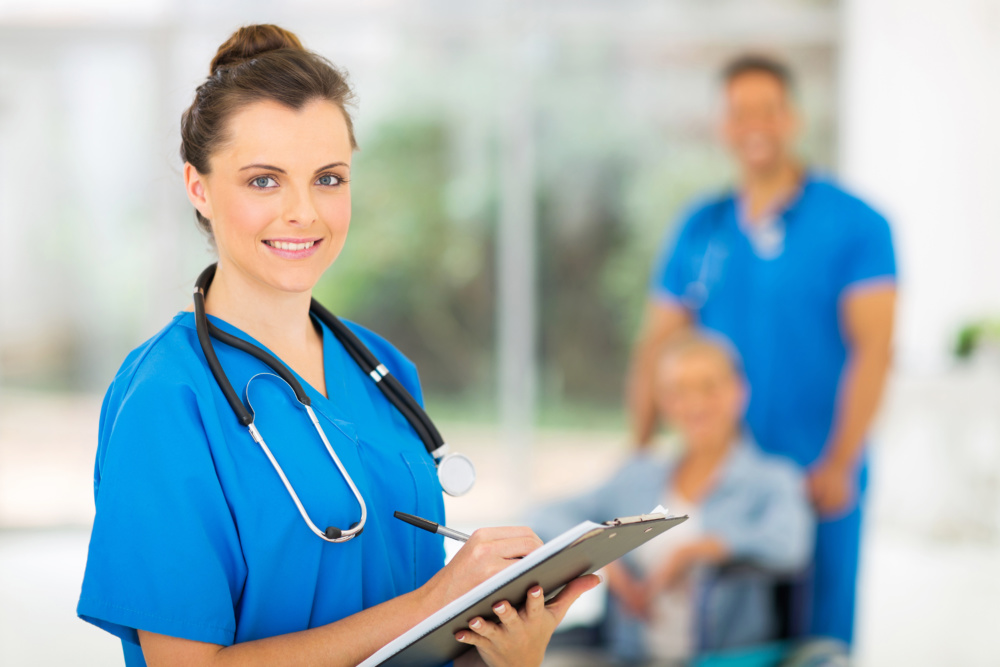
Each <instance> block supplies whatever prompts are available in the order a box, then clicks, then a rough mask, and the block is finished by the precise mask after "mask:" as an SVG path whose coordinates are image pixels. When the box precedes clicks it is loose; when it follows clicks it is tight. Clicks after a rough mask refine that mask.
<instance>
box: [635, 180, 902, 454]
mask: <svg viewBox="0 0 1000 667" xmlns="http://www.w3.org/2000/svg"><path fill="white" fill-rule="evenodd" d="M739 215H740V211H739V200H738V198H737V197H736V195H735V194H734V193H727V194H725V195H723V196H721V197H716V198H713V199H711V200H709V201H707V202H702V203H700V204H698V205H697V206H695V207H694V208H693V209H692V210H691V211H690V212H689V213H688V214H687V215H686V216H685V218H684V220H683V221H682V224H681V225H680V229H679V232H678V233H677V234H676V236H675V238H674V239H673V240H672V242H669V243H667V244H666V245H665V247H664V251H663V253H662V255H661V257H660V260H659V262H658V263H657V266H656V268H655V270H654V272H653V277H652V281H651V290H652V293H653V296H654V298H658V299H663V300H669V301H671V302H676V303H680V304H682V305H683V306H684V307H685V308H687V309H688V310H689V311H690V312H691V314H692V315H693V317H694V320H695V322H696V323H697V324H698V325H700V326H702V327H704V328H706V329H709V330H712V331H715V332H717V333H720V334H722V335H723V336H725V337H726V338H728V339H729V340H730V341H732V343H733V344H734V345H735V347H736V349H737V350H738V351H739V353H740V354H741V356H742V357H743V363H744V365H745V369H746V375H747V380H748V383H749V385H750V404H749V406H748V410H747V423H748V424H749V427H750V429H751V431H752V432H753V435H754V438H755V439H756V440H757V442H758V443H759V444H760V446H761V448H762V449H764V450H765V451H769V452H773V453H776V454H781V455H784V456H787V457H789V458H791V459H793V460H795V461H796V462H798V463H799V465H801V466H803V467H806V466H809V465H811V464H813V463H814V462H815V461H816V460H817V459H818V458H819V456H820V454H821V452H822V451H823V449H824V447H825V445H826V443H827V439H828V437H829V434H830V429H831V426H832V424H833V420H834V413H835V407H836V398H837V388H838V384H839V382H840V376H841V372H842V371H843V369H844V364H845V361H846V359H847V345H846V341H845V338H844V331H843V329H842V326H841V305H842V304H841V301H842V298H843V297H844V296H845V295H846V294H848V293H849V292H850V291H851V290H855V289H864V288H865V287H868V286H872V285H875V284H879V283H882V282H884V281H895V276H896V262H895V258H894V254H893V247H892V239H891V236H890V232H889V224H888V223H887V222H886V220H885V218H883V217H882V216H881V215H879V214H878V213H876V212H875V211H874V210H872V209H871V208H870V207H869V206H868V205H867V204H865V203H864V202H862V201H861V200H860V199H858V198H856V197H854V196H852V195H850V194H848V193H846V192H844V191H843V190H842V189H840V188H839V187H838V186H837V185H835V184H834V183H833V182H831V181H830V180H827V179H825V178H822V177H820V176H818V175H816V174H811V173H810V174H807V175H806V178H805V179H804V182H803V186H802V190H801V192H800V193H799V195H798V196H797V197H796V198H794V200H793V201H792V202H791V203H790V204H789V205H788V206H787V208H785V210H784V211H783V212H781V213H780V215H779V219H778V222H777V225H778V230H779V232H780V231H783V233H784V237H783V245H782V242H781V240H780V239H779V242H778V243H777V250H776V251H772V252H768V253H763V256H761V254H758V253H760V252H761V251H760V250H759V248H757V249H755V244H754V243H753V242H752V240H751V239H750V238H748V236H747V235H746V233H744V230H743V228H742V227H741V225H740V219H739ZM772 245H774V244H772Z"/></svg>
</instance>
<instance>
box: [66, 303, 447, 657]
mask: <svg viewBox="0 0 1000 667" xmlns="http://www.w3.org/2000/svg"><path fill="white" fill-rule="evenodd" d="M212 319H213V322H214V323H215V324H216V325H217V326H219V327H220V328H221V329H223V330H225V331H227V332H229V333H231V334H233V335H236V336H239V337H241V338H245V339H247V340H250V341H251V342H254V343H255V344H257V343H256V341H253V340H252V339H251V338H249V337H248V336H247V335H246V334H244V333H242V332H241V331H239V330H237V329H235V328H234V327H232V326H230V325H228V324H227V323H226V322H223V321H221V320H218V319H215V318H212ZM350 326H351V328H352V329H353V330H354V331H355V333H356V334H357V335H358V336H359V337H360V338H361V340H362V341H363V342H364V343H365V344H366V345H367V346H368V347H369V348H370V349H371V350H372V352H373V353H374V354H375V355H376V356H377V357H378V358H379V359H380V360H381V361H382V363H384V364H385V365H386V367H388V369H389V370H390V372H391V373H392V374H393V375H395V376H396V377H397V378H398V379H399V381H400V382H401V383H402V384H403V385H404V386H405V387H406V388H407V389H408V390H409V391H410V393H412V394H413V395H414V396H415V397H416V398H417V400H421V394H420V386H419V382H418V379H417V373H416V368H415V367H414V366H413V364H412V363H410V361H409V360H407V359H406V358H405V357H404V356H403V355H402V354H400V353H399V352H398V351H397V350H396V349H395V348H394V347H392V345H390V344H389V343H388V342H386V341H385V340H384V339H382V338H380V337H378V336H377V335H375V334H373V333H371V332H370V331H367V330H366V329H363V328H362V327H359V326H357V325H353V324H352V325H350ZM213 342H214V346H215V350H216V353H217V354H218V357H219V360H220V362H221V363H222V366H223V368H224V369H225V371H226V373H227V375H228V376H229V379H230V382H231V383H232V385H233V387H234V389H235V390H236V392H237V393H239V394H242V393H243V390H244V387H246V385H247V382H248V380H249V379H250V377H251V376H253V375H254V374H257V373H264V372H269V371H268V369H267V367H266V366H264V365H263V364H262V363H261V362H259V361H258V360H256V359H254V358H253V357H251V356H249V355H247V354H245V353H243V352H240V351H238V350H236V349H234V348H231V347H228V346H226V345H224V344H222V343H219V342H218V341H213ZM323 353H324V371H325V373H326V387H327V392H328V394H329V399H327V398H326V397H324V396H322V395H321V394H319V393H318V392H317V391H315V390H314V389H313V388H312V387H310V386H309V385H308V384H307V383H306V382H305V381H303V380H302V379H301V378H299V381H300V382H301V383H302V385H303V386H304V387H305V388H306V391H307V393H308V394H309V396H310V397H311V399H312V405H313V408H314V410H315V411H316V414H317V417H318V418H319V420H320V423H321V424H322V426H323V429H324V430H325V432H326V434H327V437H328V438H329V440H330V442H331V444H332V445H333V447H334V450H335V451H336V452H337V454H338V455H339V456H340V459H341V461H342V462H343V463H344V465H345V466H346V468H347V470H348V471H349V472H350V474H351V476H352V477H353V478H354V482H355V484H357V486H358V489H359V490H360V492H361V494H362V496H363V497H364V499H365V501H366V502H367V505H368V522H367V524H366V526H365V529H364V532H363V533H362V534H361V535H360V536H359V537H357V538H355V539H353V540H351V541H349V542H345V543H340V544H329V543H327V542H324V541H323V540H321V539H320V538H319V537H317V536H316V535H315V534H313V533H312V532H311V531H310V530H309V528H308V527H307V526H306V524H305V523H304V522H303V520H302V518H301V516H300V515H299V513H298V511H297V510H296V508H295V505H294V504H293V502H292V500H291V498H290V497H289V495H288V493H287V492H286V490H285V487H284V486H283V485H282V483H281V480H280V478H279V477H278V475H277V474H276V472H275V471H274V469H273V468H272V467H271V464H270V462H269V461H268V460H267V458H266V456H265V454H264V453H263V451H262V450H261V448H260V447H259V446H258V445H257V444H256V443H255V442H254V441H253V440H252V439H251V437H250V435H249V434H248V433H247V430H246V428H244V427H243V426H241V425H240V424H239V422H238V421H237V419H236V417H235V415H234V414H233V411H232V409H231V408H230V406H229V404H228V403H227V402H226V400H225V398H224V396H223V394H222V392H221V390H220V389H219V388H218V385H217V384H216V382H215V380H214V378H213V377H212V374H211V371H210V370H209V369H208V366H207V365H206V363H205V361H204V358H203V355H202V352H201V349H200V347H199V345H198V341H197V337H196V333H195V325H194V317H193V315H192V314H191V313H180V314H178V315H177V316H176V317H175V318H174V319H173V321H172V322H171V323H170V324H169V325H168V326H167V327H166V328H164V329H163V330H162V331H161V332H160V333H158V334H157V335H156V336H154V337H153V338H152V339H151V340H149V341H148V342H146V343H145V344H143V345H142V346H141V347H139V348H138V349H136V350H135V351H133V352H132V353H131V354H130V355H129V356H128V358H127V359H126V360H125V363H124V364H123V365H122V367H121V370H120V371H119V372H118V375H117V376H116V377H115V379H114V382H113V383H112V385H111V388H110V389H109V390H108V393H107V396H106V397H105V400H104V407H103V410H102V413H101V422H100V442H99V445H98V450H97V465H96V468H95V471H94V492H95V497H96V505H97V515H96V517H95V519H94V527H93V533H92V535H91V541H90V552H89V555H88V558H87V568H86V573H85V575H84V580H83V590H82V593H81V595H80V603H79V607H78V608H77V613H78V614H79V615H80V617H81V618H83V619H84V620H87V621H90V622H91V623H94V624H95V625H97V626H99V627H101V628H104V629H105V630H107V631H108V632H111V633H113V634H114V635H116V636H118V637H120V638H121V639H122V645H123V647H124V652H125V662H126V664H127V665H129V666H130V667H131V666H134V665H144V664H145V661H144V660H143V657H142V652H141V649H140V648H139V646H138V638H137V633H136V630H137V629H143V630H147V631H151V632H157V633H161V634H165V635H170V636H174V637H183V638H186V639H193V640H197V641H202V642H211V643H215V644H222V645H230V644H233V643H235V642H243V641H248V640H252V639H259V638H262V637H269V636H273V635H279V634H284V633H289V632H295V631H298V630H304V629H307V628H314V627H317V626H321V625H324V624H327V623H331V622H333V621H336V620H338V619H341V618H344V617H346V616H349V615H351V614H354V613H356V612H358V611H361V610H362V609H365V608H367V607H371V606H373V605H377V604H379V603H381V602H384V601H386V600H389V599H391V598H394V597H396V596H398V595H400V594H402V593H406V592H409V591H412V590H414V589H415V588H417V587H419V586H421V585H422V584H424V583H425V582H426V581H427V580H428V579H429V578H430V577H431V576H432V575H433V574H434V573H435V572H437V571H438V570H439V569H440V568H441V567H442V565H443V563H444V545H443V542H442V538H441V537H440V536H438V535H432V534H430V533H428V532H426V531H422V530H415V529H414V528H413V527H412V526H408V525H406V524H404V523H403V522H401V521H397V520H395V519H394V518H393V516H392V513H393V511H394V510H401V511H404V512H410V513H413V514H417V515H419V516H423V517H427V518H428V519H430V520H432V521H436V522H439V523H444V503H443V500H442V496H441V486H440V484H439V482H438V479H437V474H436V470H435V467H434V462H433V460H432V459H431V457H430V455H429V454H428V453H427V451H426V449H425V448H424V446H423V444H422V443H421V441H420V440H419V438H418V437H417V436H416V434H415V433H414V431H413V430H412V428H411V427H410V426H409V424H408V423H407V421H406V420H405V419H404V418H403V416H402V415H400V414H399V412H398V411H397V410H396V409H395V408H393V407H392V406H391V405H390V404H389V403H388V401H387V400H386V399H385V397H384V396H383V395H382V394H381V392H380V391H379V390H378V388H377V387H376V386H375V385H374V383H373V382H371V380H370V378H368V377H367V376H366V375H365V374H364V373H363V372H362V371H361V369H360V368H359V367H358V366H357V365H356V364H355V363H354V361H352V360H351V358H350V357H348V355H347V352H346V351H345V350H344V348H343V347H342V346H341V344H340V343H339V342H338V341H337V339H336V338H335V337H334V336H333V335H332V334H331V332H330V331H329V330H328V329H326V328H325V327H323ZM250 392H251V396H250V398H251V400H252V403H253V406H254V408H256V424H257V426H258V428H259V429H260V432H261V433H262V435H263V436H264V439H265V440H266V442H267V444H268V446H269V447H270V448H271V451H272V452H273V453H274V456H275V457H276V458H277V460H278V462H279V463H280V464H281V466H282V467H283V468H284V470H285V474H286V475H287V476H288V478H289V480H290V481H291V483H292V485H293V486H294V488H295V490H296V492H297V493H298V494H299V497H300V498H301V500H302V502H303V504H304V505H305V507H306V509H307V511H308V512H309V514H310V516H311V517H312V518H313V521H314V522H315V523H316V524H317V525H318V526H319V527H320V529H324V528H325V527H326V526H338V527H347V526H349V525H351V524H352V523H353V522H355V521H357V520H358V518H359V516H360V510H359V507H358V504H357V502H356V500H355V498H354V496H353V494H352V493H351V492H350V490H349V489H348V487H347V484H346V483H345V482H344V480H343V478H342V477H341V475H340V473H339V472H338V470H337V468H336V466H335V464H334V463H333V461H332V460H331V459H330V457H329V454H328V453H327V451H326V449H325V448H324V446H323V443H322V441H321V440H320V439H319V436H318V435H317V434H316V432H315V430H314V428H313V426H312V424H311V422H310V421H309V418H308V417H307V415H306V413H305V411H304V410H303V409H302V408H301V407H299V404H298V403H297V402H296V401H295V398H294V395H293V393H292V392H291V390H290V389H289V388H288V386H287V385H285V384H284V383H283V382H281V381H278V380H276V379H274V378H259V379H257V380H255V381H254V383H253V385H251V389H250Z"/></svg>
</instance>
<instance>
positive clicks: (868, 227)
mask: <svg viewBox="0 0 1000 667" xmlns="http://www.w3.org/2000/svg"><path fill="white" fill-rule="evenodd" d="M862 206H864V205H862ZM858 218H859V219H858V220H857V223H858V224H856V225H855V226H854V227H853V234H852V236H851V238H850V240H849V242H848V243H847V245H846V249H845V256H844V258H843V261H842V263H841V272H840V276H839V281H840V288H841V291H843V290H846V289H852V288H854V287H857V286H862V285H864V284H867V283H869V282H873V281H877V282H881V281H883V280H884V281H895V279H896V256H895V253H894V251H893V245H892V233H891V231H890V229H889V223H888V221H886V219H885V218H883V217H882V216H881V215H879V214H878V213H876V212H875V211H873V210H872V209H870V208H868V207H867V206H864V209H863V212H862V213H861V215H859V216H858Z"/></svg>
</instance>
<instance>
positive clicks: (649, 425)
mask: <svg viewBox="0 0 1000 667" xmlns="http://www.w3.org/2000/svg"><path fill="white" fill-rule="evenodd" d="M689 323H690V317H689V316H688V313H687V311H685V310H684V309H683V308H682V307H681V306H679V305H674V304H664V303H651V304H650V305H649V306H648V308H647V312H646V321H645V322H644V324H643V328H642V331H641V332H640V334H639V337H638V338H637V339H636V342H635V345H634V347H633V349H632V357H631V359H630V362H629V370H628V378H627V381H626V388H625V389H626V395H627V402H628V409H629V410H628V411H629V418H630V421H631V424H632V435H633V437H634V439H635V442H636V443H637V444H639V445H645V444H647V443H648V442H649V441H650V439H652V436H653V430H654V428H655V426H656V405H655V400H654V395H655V392H654V379H655V370H656V361H657V359H658V358H659V356H660V354H661V352H662V350H663V345H664V343H665V342H666V341H667V340H668V339H669V338H670V337H671V336H673V335H674V334H676V333H677V332H678V331H680V330H681V329H683V328H684V327H686V326H688V324H689Z"/></svg>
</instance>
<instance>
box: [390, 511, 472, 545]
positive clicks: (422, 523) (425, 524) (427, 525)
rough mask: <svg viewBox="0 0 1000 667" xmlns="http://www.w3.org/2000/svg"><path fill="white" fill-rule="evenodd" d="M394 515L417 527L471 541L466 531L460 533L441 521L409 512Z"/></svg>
mask: <svg viewBox="0 0 1000 667" xmlns="http://www.w3.org/2000/svg"><path fill="white" fill-rule="evenodd" d="M392 515H393V516H394V517H396V518H397V519H399V520H400V521H405V522H406V523H408V524H410V525H411V526H416V527H417V528H423V529H424V530H426V531H428V532H431V533H437V534H438V535H444V536H445V537H450V538H451V539H453V540H458V541H459V542H468V541H469V536H468V535H466V534H465V533H460V532H458V531H457V530H452V529H451V528H449V527H447V526H442V525H441V524H439V523H434V522H433V521H428V520H427V519H421V518H420V517H419V516H413V515H412V514H407V513H406V512H393V513H392Z"/></svg>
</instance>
